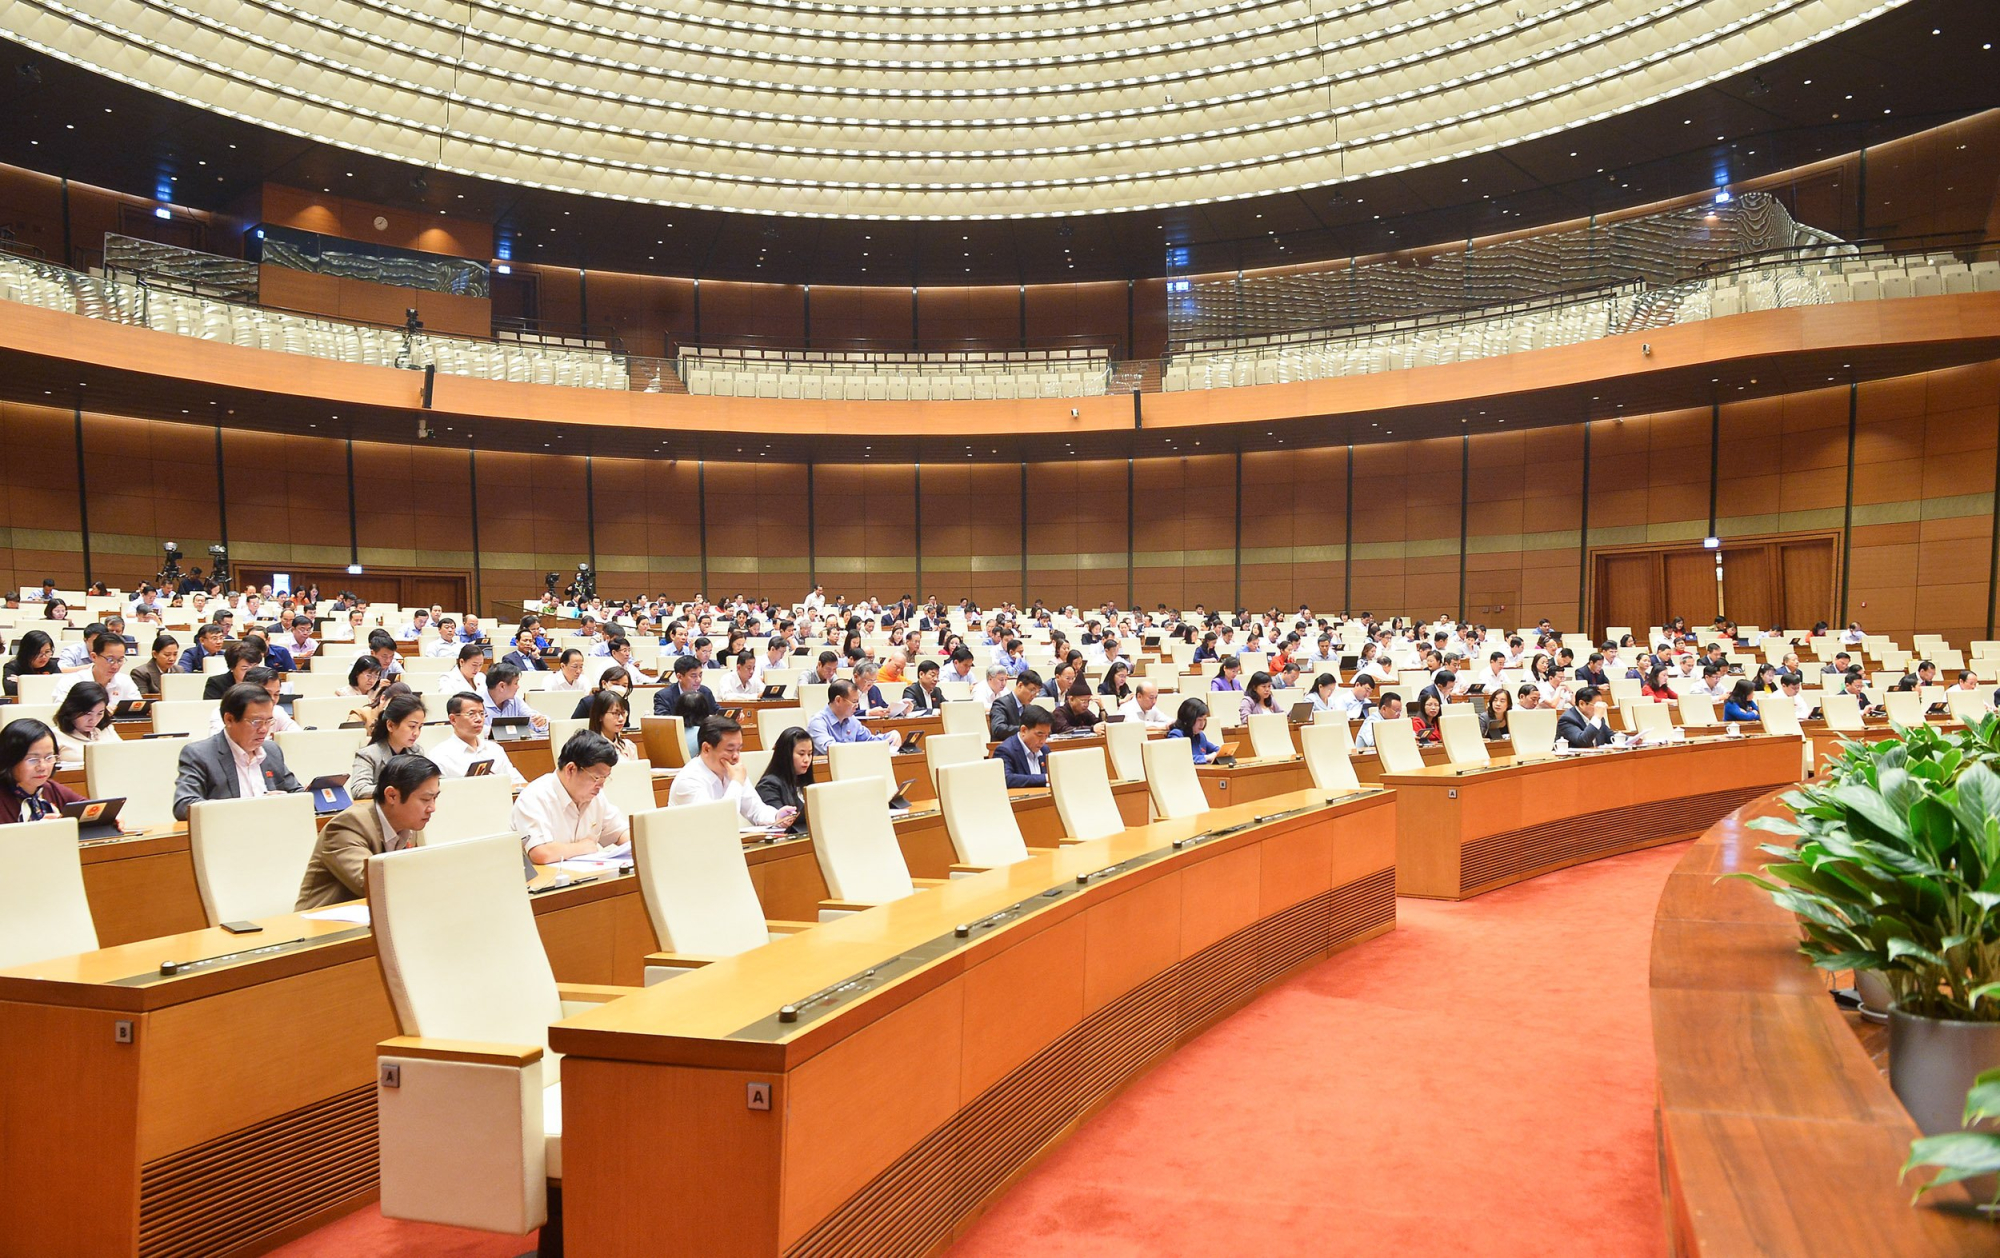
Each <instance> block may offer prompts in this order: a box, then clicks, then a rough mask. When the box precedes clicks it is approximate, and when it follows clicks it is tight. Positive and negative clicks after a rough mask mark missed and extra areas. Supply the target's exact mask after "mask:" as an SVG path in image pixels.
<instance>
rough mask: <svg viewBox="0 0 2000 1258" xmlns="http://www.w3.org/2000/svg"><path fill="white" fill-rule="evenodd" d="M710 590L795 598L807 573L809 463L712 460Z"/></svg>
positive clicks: (709, 475)
mask: <svg viewBox="0 0 2000 1258" xmlns="http://www.w3.org/2000/svg"><path fill="white" fill-rule="evenodd" d="M704 476H705V477H706V480H707V495H708V497H707V503H708V515H707V521H708V572H709V581H708V593H709V594H710V595H712V596H715V597H726V596H727V595H729V594H733V593H737V592H739V591H740V592H742V593H745V594H751V595H760V594H768V595H770V596H771V597H774V598H785V599H788V600H789V599H795V598H798V597H799V596H801V595H802V594H804V593H805V591H806V590H807V589H809V588H810V586H809V585H808V582H807V576H806V485H805V469H804V468H803V467H802V466H798V465H784V464H779V465H771V464H766V463H715V462H711V463H709V464H708V465H707V467H706V469H705V471H704Z"/></svg>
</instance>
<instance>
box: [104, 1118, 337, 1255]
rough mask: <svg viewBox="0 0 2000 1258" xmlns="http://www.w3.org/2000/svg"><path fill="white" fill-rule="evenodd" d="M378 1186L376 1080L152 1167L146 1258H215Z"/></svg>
mask: <svg viewBox="0 0 2000 1258" xmlns="http://www.w3.org/2000/svg"><path fill="white" fill-rule="evenodd" d="M274 1167H275V1168H281V1173H276V1174H274V1173H273V1169H272V1168H274ZM375 1189H376V1144H375V1085H374V1084H373V1083H368V1084H364V1085H362V1086H361V1087H358V1088H355V1089H353V1090H352V1091H348V1092H342V1093H340V1094H339V1095H337V1096H333V1097H329V1098H327V1099H326V1100H324V1101H321V1102H319V1103H318V1104H316V1105H308V1106H306V1107H305V1108H304V1109H296V1110H293V1111H292V1112H291V1113H289V1114H281V1115H279V1116H278V1117H276V1118H272V1119H269V1120H267V1121H265V1122H261V1123H258V1124H256V1125H255V1126H252V1127H244V1128H242V1129H240V1130H238V1131H232V1132H230V1133H229V1134H228V1135H226V1136H219V1137H217V1138H216V1139H214V1140H211V1141H209V1142H208V1143H206V1144H198V1145H195V1146H194V1147H192V1148H188V1149H182V1150H181V1151H180V1152H178V1153H175V1154H173V1155H172V1156H170V1157H164V1158H161V1159H159V1160H158V1161H154V1162H148V1163H146V1165H145V1168H144V1169H143V1170H142V1171H141V1172H140V1175H139V1258H215V1255H218V1254H226V1253H230V1252H232V1251H234V1250H237V1249H239V1248H242V1247H244V1246H246V1245H249V1244H251V1243H252V1242H254V1241H256V1240H257V1239H258V1238H259V1237H262V1236H266V1235H269V1234H271V1233H273V1232H276V1231H279V1230H280V1229H283V1228H286V1227H289V1226H291V1225H293V1224H295V1223H298V1222H299V1221H301V1220H303V1219H308V1218H311V1217H312V1216H313V1215H315V1214H318V1213H319V1212H321V1211H323V1210H327V1209H330V1208H332V1207H334V1206H337V1205H340V1204H341V1203H342V1202H345V1201H351V1200H354V1199H357V1198H362V1197H366V1196H368V1195H369V1194H371V1193H373V1192H374V1191H375Z"/></svg>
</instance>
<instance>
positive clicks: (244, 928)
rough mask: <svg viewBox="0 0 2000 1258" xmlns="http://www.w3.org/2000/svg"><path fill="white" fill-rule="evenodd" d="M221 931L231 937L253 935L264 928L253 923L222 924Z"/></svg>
mask: <svg viewBox="0 0 2000 1258" xmlns="http://www.w3.org/2000/svg"><path fill="white" fill-rule="evenodd" d="M222 929H224V930H226V931H228V932H229V933H230V934H232V935H254V934H257V933H258V932H259V931H261V930H263V929H264V928H263V927H262V926H259V925H258V924H257V923H255V922H224V923H223V924H222Z"/></svg>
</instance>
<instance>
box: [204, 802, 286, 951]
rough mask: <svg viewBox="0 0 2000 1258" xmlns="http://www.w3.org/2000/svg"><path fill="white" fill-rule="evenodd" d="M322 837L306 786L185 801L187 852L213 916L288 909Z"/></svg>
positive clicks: (215, 922) (215, 921) (253, 915)
mask: <svg viewBox="0 0 2000 1258" xmlns="http://www.w3.org/2000/svg"><path fill="white" fill-rule="evenodd" d="M318 837H319V829H318V827H317V826H315V825H314V824H313V805H312V796H310V795H308V794H303V793H294V794H283V795H260V796H258V797H257V798H255V799H210V800H204V801H202V802H201V803H199V804H196V805H195V806H194V807H192V808H190V809H188V853H189V855H190V856H192V857H193V858H194V885H195V889H196V890H197V891H199V892H200V893H201V909H202V912H203V913H206V914H207V915H208V924H209V925H210V926H220V925H222V923H224V922H247V921H253V920H255V919H257V918H260V917H275V916H277V915H278V914H280V913H289V912H291V911H292V906H293V905H294V904H296V903H298V899H299V884H300V882H301V881H303V880H304V878H305V872H306V864H307V863H308V862H309V861H310V860H311V859H312V850H313V843H314V841H315V840H316V839H317V838H318Z"/></svg>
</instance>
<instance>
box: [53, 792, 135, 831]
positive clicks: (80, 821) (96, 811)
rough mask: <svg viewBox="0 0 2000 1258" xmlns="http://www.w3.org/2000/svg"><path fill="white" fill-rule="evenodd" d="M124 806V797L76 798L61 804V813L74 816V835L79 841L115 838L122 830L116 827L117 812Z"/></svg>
mask: <svg viewBox="0 0 2000 1258" xmlns="http://www.w3.org/2000/svg"><path fill="white" fill-rule="evenodd" d="M124 807H125V797H124V796H123V795H120V796H118V797H117V798H116V799H78V800H72V801H71V802H69V803H67V804H64V805H63V806H62V815H63V816H65V817H74V818H76V837H77V839H78V841H79V842H81V841H84V840H89V839H115V838H117V837H118V836H119V835H120V834H121V833H123V831H121V830H119V828H118V813H119V811H120V810H121V809H123V808H124Z"/></svg>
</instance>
